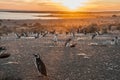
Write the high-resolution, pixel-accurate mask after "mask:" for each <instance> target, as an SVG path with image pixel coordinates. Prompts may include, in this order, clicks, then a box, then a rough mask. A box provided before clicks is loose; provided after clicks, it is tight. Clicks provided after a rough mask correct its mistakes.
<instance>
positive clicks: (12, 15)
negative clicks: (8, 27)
mask: <svg viewBox="0 0 120 80" xmlns="http://www.w3.org/2000/svg"><path fill="white" fill-rule="evenodd" d="M49 15H51V13H21V12H20V13H19V12H0V19H13V20H17V19H19V20H20V19H22V20H24V19H58V17H51V16H49Z"/></svg>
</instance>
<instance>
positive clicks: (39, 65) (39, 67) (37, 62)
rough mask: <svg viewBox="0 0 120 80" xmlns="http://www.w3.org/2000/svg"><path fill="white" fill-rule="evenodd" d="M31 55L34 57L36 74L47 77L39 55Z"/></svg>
mask: <svg viewBox="0 0 120 80" xmlns="http://www.w3.org/2000/svg"><path fill="white" fill-rule="evenodd" d="M33 55H34V57H35V65H36V67H37V70H38V72H39V73H41V75H44V76H47V71H46V67H45V64H44V63H43V61H42V60H41V59H40V55H39V54H33Z"/></svg>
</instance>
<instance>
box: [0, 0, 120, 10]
mask: <svg viewBox="0 0 120 80" xmlns="http://www.w3.org/2000/svg"><path fill="white" fill-rule="evenodd" d="M0 9H11V10H34V11H36V10H38V11H59V10H71V11H73V10H79V11H106V10H107V11H113V10H114V11H115V10H120V0H0Z"/></svg>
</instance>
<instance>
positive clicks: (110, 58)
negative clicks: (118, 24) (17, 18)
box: [0, 34, 120, 80]
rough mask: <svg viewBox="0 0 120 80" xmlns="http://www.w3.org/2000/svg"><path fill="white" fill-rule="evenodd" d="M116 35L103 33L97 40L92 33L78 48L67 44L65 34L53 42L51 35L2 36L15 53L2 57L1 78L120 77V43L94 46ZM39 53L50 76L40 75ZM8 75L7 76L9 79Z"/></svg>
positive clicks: (66, 79)
mask: <svg viewBox="0 0 120 80" xmlns="http://www.w3.org/2000/svg"><path fill="white" fill-rule="evenodd" d="M116 35H117V36H119V37H120V34H115V35H100V36H98V37H96V38H95V39H94V40H91V39H90V36H89V35H78V37H79V38H81V39H80V40H79V41H77V46H76V47H74V48H70V47H64V43H65V39H66V37H64V35H61V36H59V42H58V43H57V45H56V46H54V45H53V41H52V37H51V35H47V36H46V37H44V38H39V39H15V38H11V37H10V36H12V34H10V35H8V38H5V39H1V41H0V45H1V46H5V47H6V48H7V50H6V51H5V52H7V53H10V54H11V56H10V57H9V58H6V59H0V80H120V45H110V44H106V45H105V46H99V45H96V46H93V45H88V44H90V43H95V42H96V43H102V42H106V41H108V40H110V39H112V38H113V37H114V36H116ZM34 53H39V54H40V55H41V59H42V60H43V62H44V63H45V65H46V68H47V73H48V77H47V78H46V77H38V71H37V69H36V67H35V65H34V57H33V55H32V54H34ZM5 77H6V79H5Z"/></svg>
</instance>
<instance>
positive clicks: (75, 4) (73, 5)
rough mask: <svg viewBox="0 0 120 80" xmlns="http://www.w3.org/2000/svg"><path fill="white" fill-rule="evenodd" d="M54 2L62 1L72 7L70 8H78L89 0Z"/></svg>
mask: <svg viewBox="0 0 120 80" xmlns="http://www.w3.org/2000/svg"><path fill="white" fill-rule="evenodd" d="M52 1H53V2H57V3H60V4H61V5H62V6H64V7H66V8H68V9H70V10H77V9H78V8H80V7H82V6H84V5H85V2H87V0H74V1H70V0H52Z"/></svg>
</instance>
